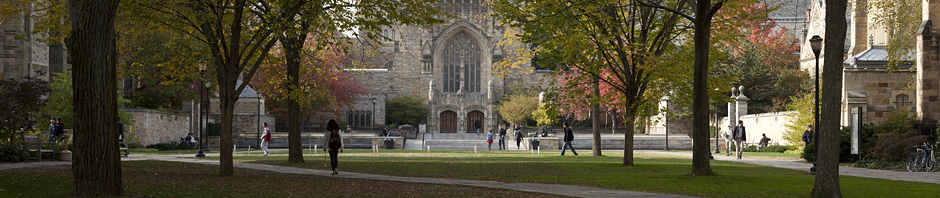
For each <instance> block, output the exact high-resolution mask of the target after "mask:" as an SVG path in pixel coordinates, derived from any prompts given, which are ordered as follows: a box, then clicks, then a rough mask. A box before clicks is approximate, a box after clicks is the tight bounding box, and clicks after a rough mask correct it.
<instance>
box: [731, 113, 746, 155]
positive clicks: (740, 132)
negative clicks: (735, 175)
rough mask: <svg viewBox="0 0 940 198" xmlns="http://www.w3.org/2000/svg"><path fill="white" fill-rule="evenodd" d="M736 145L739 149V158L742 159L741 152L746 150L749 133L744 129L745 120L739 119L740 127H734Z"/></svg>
mask: <svg viewBox="0 0 940 198" xmlns="http://www.w3.org/2000/svg"><path fill="white" fill-rule="evenodd" d="M732 136H733V137H734V147H735V148H736V149H737V154H738V159H741V152H743V151H744V142H745V140H747V134H746V132H745V131H744V121H741V120H738V127H736V128H735V129H734V135H732Z"/></svg>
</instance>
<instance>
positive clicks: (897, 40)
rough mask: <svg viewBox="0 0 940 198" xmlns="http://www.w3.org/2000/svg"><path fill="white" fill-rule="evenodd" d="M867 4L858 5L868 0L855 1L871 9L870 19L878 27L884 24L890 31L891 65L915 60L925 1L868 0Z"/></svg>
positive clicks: (889, 55) (887, 47) (892, 66)
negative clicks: (918, 31)
mask: <svg viewBox="0 0 940 198" xmlns="http://www.w3.org/2000/svg"><path fill="white" fill-rule="evenodd" d="M867 1H868V5H867V6H859V5H858V4H862V3H865V2H866V1H855V4H856V6H855V7H860V8H867V9H869V11H868V13H869V18H870V19H871V20H872V22H874V23H873V24H872V25H873V26H875V27H882V28H884V29H885V31H886V33H887V34H888V46H886V47H885V50H886V51H888V57H887V61H888V66H889V67H890V68H892V69H896V68H897V66H898V65H899V64H901V63H903V62H904V61H910V60H913V59H914V55H915V54H916V52H917V51H916V49H917V48H916V47H917V43H916V42H913V41H915V40H916V37H915V36H917V30H918V29H920V23H921V21H923V19H922V15H923V12H922V9H923V6H922V5H921V4H922V3H923V1H922V0H867Z"/></svg>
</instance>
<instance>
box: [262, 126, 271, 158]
mask: <svg viewBox="0 0 940 198" xmlns="http://www.w3.org/2000/svg"><path fill="white" fill-rule="evenodd" d="M268 142H271V130H270V129H268V123H267V122H265V123H264V129H261V149H262V150H264V155H261V156H268V153H270V152H271V151H268Z"/></svg>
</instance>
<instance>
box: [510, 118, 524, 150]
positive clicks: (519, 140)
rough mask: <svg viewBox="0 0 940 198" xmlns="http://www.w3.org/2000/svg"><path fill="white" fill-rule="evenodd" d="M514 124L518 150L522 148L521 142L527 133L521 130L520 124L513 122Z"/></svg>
mask: <svg viewBox="0 0 940 198" xmlns="http://www.w3.org/2000/svg"><path fill="white" fill-rule="evenodd" d="M513 125H514V127H513V134H512V135H513V136H515V138H516V150H521V149H522V147H520V146H519V143H520V142H522V137H523V136H525V135H522V131H521V130H520V129H521V128H519V124H513Z"/></svg>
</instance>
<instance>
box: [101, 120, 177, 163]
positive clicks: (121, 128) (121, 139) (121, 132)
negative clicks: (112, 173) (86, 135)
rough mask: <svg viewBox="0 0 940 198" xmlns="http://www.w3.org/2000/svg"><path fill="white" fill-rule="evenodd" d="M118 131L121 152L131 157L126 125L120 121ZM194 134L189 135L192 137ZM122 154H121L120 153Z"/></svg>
mask: <svg viewBox="0 0 940 198" xmlns="http://www.w3.org/2000/svg"><path fill="white" fill-rule="evenodd" d="M117 131H118V145H119V150H124V157H127V156H129V155H131V153H130V151H127V144H124V123H121V121H120V120H118V122H117ZM192 134H193V133H189V135H192ZM118 154H120V152H118Z"/></svg>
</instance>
